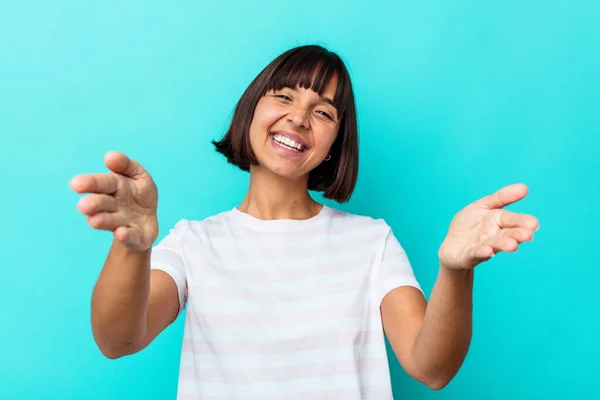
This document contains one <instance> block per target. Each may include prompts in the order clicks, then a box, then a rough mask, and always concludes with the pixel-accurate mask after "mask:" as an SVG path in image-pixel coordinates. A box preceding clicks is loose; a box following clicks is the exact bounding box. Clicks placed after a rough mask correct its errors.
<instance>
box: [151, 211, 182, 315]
mask: <svg viewBox="0 0 600 400" xmlns="http://www.w3.org/2000/svg"><path fill="white" fill-rule="evenodd" d="M186 229H187V221H185V220H181V221H179V222H178V223H177V224H175V226H174V227H173V228H171V229H170V230H169V233H168V234H167V235H166V236H165V237H164V238H163V239H161V240H160V241H159V242H158V243H157V244H156V245H155V246H154V247H153V248H152V253H151V255H150V257H151V258H150V268H151V269H159V270H161V271H164V272H166V273H167V274H169V275H170V276H171V278H173V280H174V281H175V284H176V285H177V295H178V297H179V313H178V315H179V314H180V313H181V312H182V311H183V309H184V308H185V304H186V301H187V272H186V268H185V260H184V257H183V252H182V251H181V245H180V243H181V239H182V237H183V235H184V234H185V231H186Z"/></svg>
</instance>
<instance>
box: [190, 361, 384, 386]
mask: <svg viewBox="0 0 600 400" xmlns="http://www.w3.org/2000/svg"><path fill="white" fill-rule="evenodd" d="M387 362H388V361H387V358H386V359H370V360H360V359H358V360H356V361H355V362H354V363H351V362H338V363H327V362H322V361H319V360H315V362H314V363H313V364H311V365H310V366H301V367H298V366H291V367H277V368H260V366H257V367H256V368H254V369H216V368H198V369H195V368H194V367H181V369H180V378H181V379H187V380H198V381H199V382H203V383H227V382H235V383H236V384H248V383H259V382H268V383H271V382H273V383H275V382H281V381H288V380H294V379H301V378H315V377H321V376H327V375H332V374H333V375H354V374H356V373H357V372H360V371H369V372H381V373H387V372H388V364H387Z"/></svg>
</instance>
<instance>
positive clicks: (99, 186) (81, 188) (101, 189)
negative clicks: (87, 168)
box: [69, 174, 119, 194]
mask: <svg viewBox="0 0 600 400" xmlns="http://www.w3.org/2000/svg"><path fill="white" fill-rule="evenodd" d="M69 186H70V187H71V189H73V190H74V191H76V192H77V193H104V194H111V193H114V192H116V191H117V188H118V186H119V180H118V179H117V177H116V176H115V175H114V174H92V175H77V176H76V177H74V178H73V179H71V181H70V182H69Z"/></svg>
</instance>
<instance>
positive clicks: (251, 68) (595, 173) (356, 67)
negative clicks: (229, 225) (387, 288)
mask: <svg viewBox="0 0 600 400" xmlns="http://www.w3.org/2000/svg"><path fill="white" fill-rule="evenodd" d="M308 43H317V44H321V45H325V46H327V47H328V48H330V49H331V50H334V51H338V52H339V53H340V54H341V55H342V57H343V59H344V60H346V61H347V63H348V68H349V69H350V72H351V75H352V78H353V81H354V84H355V90H356V96H357V103H358V112H359V124H360V132H361V144H360V150H361V169H360V176H359V182H358V185H357V188H356V192H355V194H354V197H353V198H352V201H351V202H350V203H349V204H345V205H343V206H340V207H341V208H342V209H344V210H347V211H351V212H355V213H360V214H367V215H371V216H373V217H382V218H385V219H386V221H388V223H389V224H390V225H391V226H392V227H393V229H394V231H395V233H396V235H397V237H398V238H399V240H400V242H401V243H402V245H403V246H404V248H405V249H406V251H407V253H408V255H409V257H410V259H411V262H412V263H413V267H414V269H415V273H416V275H417V277H418V279H419V281H420V282H421V284H422V286H423V288H424V290H425V292H426V293H427V294H429V293H430V291H431V288H432V286H433V283H434V280H435V277H436V274H437V268H438V265H437V249H438V246H439V244H440V243H441V241H442V239H443V238H444V235H445V233H446V230H447V227H448V224H449V222H450V220H451V218H452V216H453V215H454V214H455V213H456V212H457V211H458V210H460V208H462V207H463V206H465V205H466V204H467V203H469V202H471V201H474V200H476V199H478V198H479V197H481V196H484V195H486V194H488V193H491V192H493V191H495V190H497V189H499V188H500V187H502V186H504V185H507V184H510V183H513V182H524V183H526V184H527V185H528V186H529V188H530V195H529V196H528V197H527V198H526V199H525V200H523V201H522V202H520V203H518V204H516V205H513V206H511V207H509V209H511V210H515V211H519V212H527V213H532V214H534V215H536V216H537V217H538V218H539V221H540V230H539V231H538V232H537V233H536V236H535V240H534V242H532V243H530V244H526V245H524V246H522V247H521V248H520V250H519V251H518V252H517V253H514V254H502V255H499V256H498V257H496V258H494V259H493V260H492V261H490V262H488V263H486V264H484V265H482V266H480V267H478V269H477V271H476V285H475V300H474V301H475V306H474V338H473V341H472V347H471V350H470V352H469V355H468V357H467V359H466V361H465V364H464V366H463V368H462V369H461V371H460V372H459V374H458V375H457V376H456V378H455V379H454V380H453V381H452V382H451V383H450V385H449V386H448V387H447V388H446V389H444V390H443V391H440V392H434V391H431V390H429V389H427V388H426V387H424V386H422V385H421V384H419V383H417V382H415V381H413V380H412V379H411V378H410V377H408V376H407V375H406V374H405V373H404V372H403V371H402V369H401V368H400V367H399V365H398V363H397V361H396V360H395V359H390V364H391V368H392V378H393V386H394V392H395V395H396V398H398V399H465V398H468V399H506V398H512V399H533V398H539V399H549V398H552V399H559V398H560V399H562V398H591V397H597V396H600V394H598V392H597V388H596V386H595V385H593V384H592V383H593V382H595V381H596V378H597V373H598V367H597V365H598V364H597V363H598V359H600V345H598V342H597V340H598V338H599V337H600V318H598V304H599V301H598V299H597V297H596V294H595V290H597V287H598V282H599V281H600V268H599V266H600V263H599V262H598V256H597V253H596V251H597V249H598V244H597V241H598V226H599V225H600V216H599V211H598V197H599V196H600V177H599V172H600V157H598V151H599V150H600V116H599V115H600V114H599V111H600V74H599V71H600V51H599V44H600V3H598V2H595V1H552V2H548V1H532V0H525V1H523V0H521V1H502V2H482V1H475V0H473V1H467V0H462V1H453V2H446V1H419V2H417V1H396V2H382V1H370V2H366V1H362V2H354V3H352V2H348V1H337V0H335V1H334V0H329V1H326V2H324V1H321V0H318V1H313V0H309V1H303V2H282V1H279V0H278V1H275V0H261V1H259V2H242V1H228V2H226V3H223V2H216V1H214V2H205V1H203V2H193V1H178V2H167V1H163V2H159V1H153V2H146V1H127V2H118V1H102V2H76V1H58V0H52V1H48V0H47V1H19V2H17V1H13V2H9V1H2V3H0V135H1V138H2V141H1V143H2V145H1V157H0V171H1V177H2V180H1V182H2V186H1V187H2V190H1V191H2V196H1V197H0V218H1V221H2V231H1V233H0V234H1V235H2V240H1V241H0V245H1V246H2V253H1V254H2V262H1V265H2V274H1V275H0V304H1V305H2V329H0V398H2V399H115V400H116V399H138V398H140V399H141V398H144V399H167V398H175V393H176V387H177V376H178V368H179V365H178V363H179V352H180V347H181V337H182V330H183V318H182V317H180V318H179V319H178V320H177V322H176V323H175V324H174V325H172V326H171V327H169V328H168V329H167V330H166V331H165V332H164V333H163V334H162V335H161V336H159V338H157V339H156V341H155V342H153V343H152V345H151V346H150V347H149V348H147V349H146V350H144V351H143V352H141V353H138V354H136V355H134V356H131V357H126V358H123V359H119V360H116V361H111V360H107V359H105V358H103V356H102V355H101V354H100V352H99V351H98V349H97V348H96V346H95V344H94V341H93V339H92V335H91V327H90V296H91V291H92V288H93V285H94V283H95V280H96V278H97V276H98V273H99V271H100V269H101V267H102V263H103V261H104V258H105V256H106V254H107V251H108V248H109V245H110V242H111V235H110V234H109V233H107V232H100V231H94V230H92V229H91V228H90V227H88V226H87V225H86V223H85V217H83V216H82V215H80V214H79V213H78V211H77V210H76V208H75V206H76V204H77V201H78V196H77V195H76V194H75V193H73V192H72V191H71V190H70V189H69V187H68V182H69V180H70V179H71V177H73V176H74V175H76V174H81V173H93V172H105V171H106V169H105V167H104V165H103V155H104V153H105V152H106V151H108V150H119V151H123V152H125V153H126V154H128V155H129V156H131V157H133V158H135V159H137V160H139V161H140V162H141V163H142V164H143V165H144V166H146V167H147V169H148V170H149V171H150V172H151V173H152V174H153V176H154V178H155V180H156V182H157V184H158V187H159V191H160V202H159V218H160V224H161V233H160V237H162V236H164V234H165V233H166V232H167V230H168V228H169V227H170V226H172V225H173V224H174V223H175V222H176V221H177V220H178V219H180V218H183V217H185V218H190V219H191V218H204V217H206V216H209V215H212V214H215V213H217V212H220V211H223V210H226V209H229V208H230V207H232V206H234V205H237V204H238V203H239V202H240V201H241V199H242V197H243V195H244V193H245V190H246V188H247V180H248V175H247V174H245V173H243V172H241V171H239V170H237V169H235V168H234V167H231V166H230V165H228V164H227V163H226V162H225V160H224V158H222V157H221V156H219V155H218V154H217V153H216V152H214V150H213V148H212V146H211V144H210V141H211V140H212V139H215V138H219V137H220V136H221V135H222V134H223V132H224V131H225V129H226V128H227V122H228V121H229V119H230V117H231V115H232V112H233V107H234V105H235V103H236V101H237V99H238V98H239V96H240V95H241V94H242V92H243V91H244V89H245V88H246V86H247V85H248V84H249V83H250V81H251V80H252V79H253V78H254V76H255V75H256V74H257V73H258V72H259V71H260V70H261V69H262V68H263V67H264V66H265V65H266V64H267V63H268V62H269V61H271V59H272V58H274V57H275V56H277V55H278V54H279V53H281V52H283V51H285V50H287V49H288V48H290V47H293V46H296V45H300V44H308ZM328 204H330V205H333V206H336V205H335V204H331V203H328Z"/></svg>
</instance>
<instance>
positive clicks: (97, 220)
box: [87, 213, 127, 231]
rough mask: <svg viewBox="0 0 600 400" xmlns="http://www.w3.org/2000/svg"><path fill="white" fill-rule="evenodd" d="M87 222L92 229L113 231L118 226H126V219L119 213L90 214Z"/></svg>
mask: <svg viewBox="0 0 600 400" xmlns="http://www.w3.org/2000/svg"><path fill="white" fill-rule="evenodd" d="M87 223H88V224H89V225H90V226H91V227H92V228H94V229H101V230H105V231H114V230H115V229H116V228H118V227H119V226H127V221H126V220H125V217H123V215H121V213H99V214H94V215H90V216H89V217H88V218H87Z"/></svg>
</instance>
